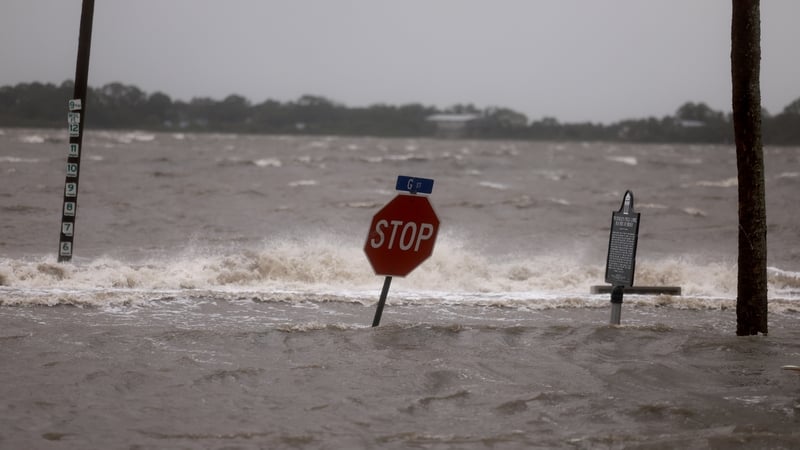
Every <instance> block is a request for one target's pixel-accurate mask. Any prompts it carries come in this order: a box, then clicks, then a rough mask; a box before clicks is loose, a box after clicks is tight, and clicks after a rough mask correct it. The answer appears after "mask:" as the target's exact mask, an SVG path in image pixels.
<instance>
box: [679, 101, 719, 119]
mask: <svg viewBox="0 0 800 450" xmlns="http://www.w3.org/2000/svg"><path fill="white" fill-rule="evenodd" d="M675 117H677V118H678V119H680V120H694V121H698V122H703V123H708V122H712V121H718V120H723V119H724V117H725V116H724V114H722V113H721V112H718V111H714V110H713V109H711V108H710V107H709V106H708V105H706V104H705V103H692V102H688V103H684V104H683V105H682V106H681V107H680V108H678V111H677V112H675Z"/></svg>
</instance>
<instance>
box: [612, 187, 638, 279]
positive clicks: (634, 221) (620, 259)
mask: <svg viewBox="0 0 800 450" xmlns="http://www.w3.org/2000/svg"><path fill="white" fill-rule="evenodd" d="M638 241H639V213H637V212H634V211H633V193H632V192H631V191H627V192H625V197H623V200H622V206H621V207H620V209H619V211H616V212H614V213H612V214H611V236H610V237H609V239H608V257H607V259H606V279H605V281H606V283H611V284H612V285H613V286H623V287H629V286H633V276H634V272H635V270H636V245H637V243H638Z"/></svg>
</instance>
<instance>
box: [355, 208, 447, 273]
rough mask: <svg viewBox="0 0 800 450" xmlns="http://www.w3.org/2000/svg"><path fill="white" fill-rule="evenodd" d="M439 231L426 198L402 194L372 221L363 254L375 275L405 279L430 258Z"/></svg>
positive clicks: (437, 219)
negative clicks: (365, 255)
mask: <svg viewBox="0 0 800 450" xmlns="http://www.w3.org/2000/svg"><path fill="white" fill-rule="evenodd" d="M438 231H439V218H438V217H436V212H434V211H433V207H432V206H431V203H430V202H429V201H428V198H427V197H422V196H418V195H403V194H401V195H398V196H397V197H395V198H394V199H392V201H390V202H389V203H387V204H386V206H384V207H383V208H382V209H381V210H380V211H378V212H377V214H375V216H374V217H373V218H372V224H370V226H369V233H368V234H367V242H366V243H365V244H364V253H366V254H367V259H369V262H370V264H372V269H373V270H375V273H376V274H378V275H388V276H399V277H404V276H406V275H408V274H409V273H411V271H412V270H414V269H415V268H416V267H417V266H418V265H420V264H422V262H423V261H425V260H426V259H428V257H429V256H431V254H432V253H433V244H434V242H436V233H437V232H438Z"/></svg>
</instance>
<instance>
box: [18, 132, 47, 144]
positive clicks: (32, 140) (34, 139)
mask: <svg viewBox="0 0 800 450" xmlns="http://www.w3.org/2000/svg"><path fill="white" fill-rule="evenodd" d="M19 141H20V142H22V143H25V144H44V142H45V139H44V137H43V136H39V135H38V134H28V135H25V136H20V137H19Z"/></svg>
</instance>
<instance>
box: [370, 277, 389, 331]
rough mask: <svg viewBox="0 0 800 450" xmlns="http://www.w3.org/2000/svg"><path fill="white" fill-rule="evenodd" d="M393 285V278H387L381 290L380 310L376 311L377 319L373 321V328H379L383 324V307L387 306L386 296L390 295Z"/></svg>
mask: <svg viewBox="0 0 800 450" xmlns="http://www.w3.org/2000/svg"><path fill="white" fill-rule="evenodd" d="M391 284H392V277H389V276H387V277H386V278H385V279H384V280H383V289H382V290H381V299H380V300H378V309H377V310H375V318H374V319H372V326H373V327H377V326H378V325H380V324H381V314H383V305H385V304H386V296H387V295H389V286H390V285H391Z"/></svg>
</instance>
